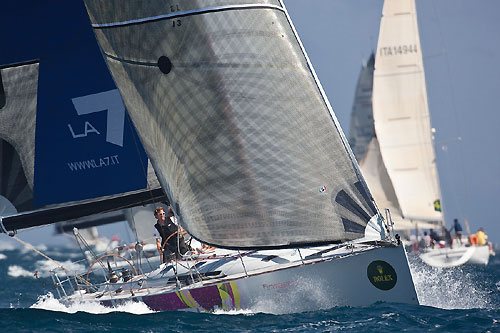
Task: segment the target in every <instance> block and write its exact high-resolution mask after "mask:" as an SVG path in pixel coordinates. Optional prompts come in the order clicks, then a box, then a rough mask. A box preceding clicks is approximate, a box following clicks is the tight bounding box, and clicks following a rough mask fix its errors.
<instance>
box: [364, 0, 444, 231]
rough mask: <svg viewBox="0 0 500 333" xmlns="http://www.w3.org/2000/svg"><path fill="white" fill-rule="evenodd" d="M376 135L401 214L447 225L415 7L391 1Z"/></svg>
mask: <svg viewBox="0 0 500 333" xmlns="http://www.w3.org/2000/svg"><path fill="white" fill-rule="evenodd" d="M373 116H374V120H375V131H376V133H377V139H378V142H379V144H380V151H381V154H382V158H383V162H384V164H385V167H386V168H387V173H388V175H389V177H390V179H391V181H392V185H393V186H394V191H395V194H396V196H397V200H398V202H399V206H400V208H401V213H402V215H403V216H404V217H405V218H407V219H411V220H425V221H438V220H442V214H441V212H440V211H437V210H435V203H439V201H438V200H439V199H440V191H439V182H438V174H437V168H436V161H435V153H434V148H433V143H432V133H431V125H430V119H429V110H428V105H427V92H426V86H425V77H424V68H423V61H422V52H421V47H420V39H419V34H418V25H417V16H416V8H415V2H414V1H413V0H405V1H402V0H386V1H385V2H384V9H383V17H382V21H381V24H380V33H379V40H378V46H377V54H376V57H375V74H374V82H373Z"/></svg>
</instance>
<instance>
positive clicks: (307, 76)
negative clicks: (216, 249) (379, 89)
mask: <svg viewBox="0 0 500 333" xmlns="http://www.w3.org/2000/svg"><path fill="white" fill-rule="evenodd" d="M85 4H86V6H87V10H88V12H89V17H90V19H91V21H92V23H93V27H94V31H95V33H96V36H97V40H98V41H99V43H100V45H101V49H102V51H103V53H104V56H105V58H106V61H107V64H108V67H109V69H110V71H111V73H112V75H113V77H114V79H115V82H116V84H117V86H118V88H119V90H120V93H121V95H122V97H123V99H124V102H125V105H126V106H127V110H129V112H130V115H131V118H132V120H133V122H134V125H135V126H136V128H137V130H138V132H139V135H140V137H141V141H142V143H143V145H144V147H145V149H146V152H147V154H148V156H149V157H150V158H151V160H152V163H153V166H154V168H155V171H156V173H157V175H158V178H159V181H160V183H161V185H162V187H163V189H164V190H165V191H166V193H167V196H168V198H169V201H170V202H171V203H172V204H173V207H174V210H175V211H176V214H178V215H179V217H180V221H181V224H182V225H183V227H185V228H186V229H187V230H188V231H189V233H190V234H192V235H193V236H194V237H196V238H198V239H201V240H203V241H205V242H206V243H209V244H213V245H218V246H222V247H229V248H266V247H285V246H291V245H292V246H293V245H297V244H300V245H308V244H318V243H329V242H343V241H347V240H352V239H357V238H361V237H363V236H364V234H365V228H366V225H367V223H368V221H369V220H370V219H372V217H374V216H375V215H377V210H376V209H375V207H374V205H373V203H372V201H371V196H370V194H369V192H368V190H367V188H366V186H365V185H364V182H363V180H362V178H361V175H360V172H359V170H358V169H357V165H356V162H355V161H354V160H353V156H352V154H351V152H350V149H349V147H348V144H347V142H346V141H345V138H344V137H343V133H342V131H341V129H340V128H339V127H338V126H337V124H336V122H335V120H334V119H333V117H334V116H333V115H332V114H331V113H330V111H331V110H330V109H329V107H328V102H327V101H326V100H325V97H324V96H323V94H322V93H321V89H320V88H319V85H318V82H317V81H316V80H315V78H314V74H313V73H312V71H311V66H310V64H309V63H308V60H307V57H306V55H305V53H304V51H303V49H302V48H301V45H300V43H299V42H298V37H297V35H296V34H295V32H294V29H293V27H292V26H291V23H290V21H289V20H288V16H287V13H286V10H285V8H284V6H283V5H282V3H281V2H280V1H277V0H267V1H264V0H262V1H257V0H253V1H245V4H242V3H241V1H237V0H233V1H224V2H223V4H222V2H220V1H213V0H206V1H183V2H178V1H150V2H148V5H147V6H144V5H142V4H141V3H140V2H136V1H127V2H124V1H99V0H98V1H94V0H88V1H85Z"/></svg>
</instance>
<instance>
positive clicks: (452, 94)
mask: <svg viewBox="0 0 500 333" xmlns="http://www.w3.org/2000/svg"><path fill="white" fill-rule="evenodd" d="M432 6H433V7H432V8H433V9H434V14H435V16H436V22H437V25H438V31H439V37H440V39H441V42H442V45H443V46H444V49H443V57H444V59H445V63H446V74H447V76H448V80H447V81H448V86H449V89H450V94H451V105H452V106H451V107H452V110H453V115H454V120H455V129H456V131H457V132H458V137H460V138H462V137H463V136H462V133H461V131H460V129H461V127H460V119H459V117H458V113H457V107H456V103H455V90H454V89H453V83H452V80H451V68H450V62H449V59H448V51H447V46H446V43H445V39H444V37H443V31H442V28H441V21H440V20H439V14H438V11H437V8H436V3H435V2H432ZM458 155H459V160H460V172H461V176H462V184H463V186H464V192H465V202H468V197H469V191H468V185H467V179H466V177H465V169H464V157H463V152H462V146H461V145H459V147H458Z"/></svg>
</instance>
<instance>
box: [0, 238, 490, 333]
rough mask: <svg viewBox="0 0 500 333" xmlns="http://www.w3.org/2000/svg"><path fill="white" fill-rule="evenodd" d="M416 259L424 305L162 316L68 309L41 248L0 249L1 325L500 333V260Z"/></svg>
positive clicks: (135, 309) (68, 256)
mask: <svg viewBox="0 0 500 333" xmlns="http://www.w3.org/2000/svg"><path fill="white" fill-rule="evenodd" d="M42 250H44V253H47V254H48V255H49V256H50V257H52V258H54V259H57V260H60V261H61V262H62V263H63V265H65V266H71V265H72V264H71V262H72V261H75V260H77V259H79V258H80V257H81V255H80V254H79V253H78V252H77V251H76V250H74V251H71V250H68V249H57V248H42ZM409 260H410V267H411V270H412V275H413V279H414V282H415V287H416V290H417V294H418V297H419V300H420V303H421V305H418V306H416V305H406V304H393V303H383V302H381V303H376V304H373V305H371V306H367V307H335V308H331V309H327V310H321V311H310V312H302V313H292V314H278V313H276V308H275V307H273V306H272V305H269V306H268V307H266V305H265V304H264V305H260V306H259V308H258V309H251V310H245V311H233V312H216V313H210V314H206V313H188V312H162V313H155V312H153V311H151V310H150V309H148V307H147V306H146V305H145V304H143V303H130V304H125V305H122V306H120V307H118V308H115V309H110V308H106V307H103V306H96V305H95V304H89V303H80V304H73V305H72V306H70V307H66V306H64V305H63V304H61V303H59V301H58V300H57V298H56V297H55V296H54V294H53V293H54V292H55V291H54V288H53V285H52V280H51V278H50V275H49V273H48V271H49V270H50V269H51V268H52V267H53V266H54V263H52V262H50V261H48V260H46V259H44V258H43V257H41V256H39V255H37V254H36V253H35V252H33V251H28V250H24V249H20V248H14V247H7V248H5V247H4V248H1V247H0V283H1V287H0V327H1V329H2V331H3V332H9V331H15V332H19V331H50V332H74V331H85V332H87V331H133V332H143V331H144V332H152V331H153V332H154V331H171V332H177V331H178V332H185V331H193V332H196V331H199V332H201V331H203V332H205V331H224V332H225V331H230V332H247V331H263V332H269V331H294V332H310V331H334V330H341V331H370V332H388V331H410V332H417V331H418V332H420V331H454V332H470V331H474V332H476V331H483V332H484V331H492V332H493V331H500V309H499V308H500V257H499V258H496V257H493V258H492V259H491V260H490V264H489V265H488V266H484V267H482V266H463V267H456V268H448V269H437V268H432V267H429V266H426V265H425V264H424V263H422V262H421V261H420V259H419V258H418V257H417V256H415V255H412V254H410V255H409ZM79 268H80V267H78V266H71V269H76V270H77V269H79ZM35 270H36V271H37V272H38V278H36V277H35V276H34V274H33V272H34V271H35ZM324 296H325V297H327V295H324Z"/></svg>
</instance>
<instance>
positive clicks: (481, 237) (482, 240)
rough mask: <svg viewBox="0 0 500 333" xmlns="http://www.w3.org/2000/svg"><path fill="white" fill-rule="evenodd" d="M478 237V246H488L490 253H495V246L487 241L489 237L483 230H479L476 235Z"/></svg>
mask: <svg viewBox="0 0 500 333" xmlns="http://www.w3.org/2000/svg"><path fill="white" fill-rule="evenodd" d="M476 236H477V245H479V246H481V245H486V244H488V248H489V250H490V252H493V244H491V242H487V241H486V240H487V239H488V235H486V233H485V232H484V230H483V228H479V230H478V231H477V233H476Z"/></svg>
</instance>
